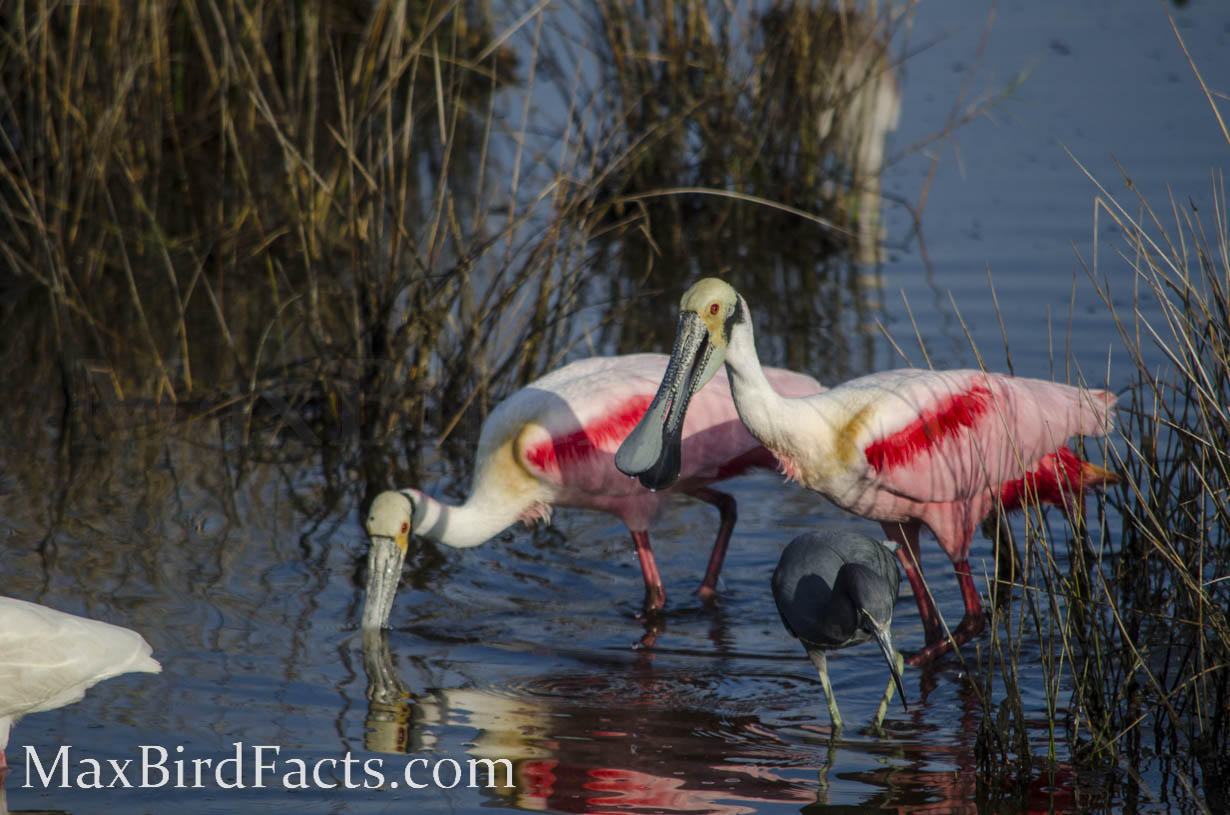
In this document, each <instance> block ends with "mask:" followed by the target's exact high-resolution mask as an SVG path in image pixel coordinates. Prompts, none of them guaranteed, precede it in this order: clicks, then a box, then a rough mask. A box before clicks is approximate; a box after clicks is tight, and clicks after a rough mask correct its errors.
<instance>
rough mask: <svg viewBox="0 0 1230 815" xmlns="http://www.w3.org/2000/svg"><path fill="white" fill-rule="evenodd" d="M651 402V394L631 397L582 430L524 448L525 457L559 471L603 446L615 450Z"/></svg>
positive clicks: (539, 466)
mask: <svg viewBox="0 0 1230 815" xmlns="http://www.w3.org/2000/svg"><path fill="white" fill-rule="evenodd" d="M652 401H653V397H652V396H636V397H633V398H631V399H628V400H626V401H624V402H623V403H621V404H620V405H618V406H617V407H616V408H615V409H614V410H612V411H611V412H610V413H607V414H606V415H604V416H601V417H600V418H598V419H597V420H596V421H594V422H592V423H590V424H588V425H586V426H585V427H582V428H581V429H580V430H574V431H573V432H571V433H567V434H565V435H563V436H560V437H559V438H552V439H547V440H546V441H540V442H538V443H537V444H534V445H533V446H531V447H529V448H528V449H527V450H526V451H525V459H526V461H528V462H529V463H530V464H532V465H534V467H536V468H538V469H539V470H542V471H544V472H559V470H560V469H561V468H562V467H563V466H565V465H566V464H568V463H569V462H574V461H580V460H581V459H584V458H587V457H588V456H591V455H593V454H594V453H595V452H597V451H599V450H602V449H604V448H610V449H611V450H614V448H615V447H617V446H618V445H619V442H622V441H623V440H624V439H626V438H627V437H628V434H629V433H631V432H632V428H634V427H636V423H637V422H639V421H640V420H641V417H642V416H644V415H645V411H647V410H649V403H650V402H652Z"/></svg>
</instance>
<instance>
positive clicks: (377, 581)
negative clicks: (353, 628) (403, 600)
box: [361, 535, 406, 631]
mask: <svg viewBox="0 0 1230 815" xmlns="http://www.w3.org/2000/svg"><path fill="white" fill-rule="evenodd" d="M405 559H406V553H405V550H403V549H402V548H401V547H400V546H398V545H397V541H395V540H393V538H390V537H388V536H387V535H372V536H371V549H370V550H369V551H368V553H367V590H366V600H365V601H364V604H363V622H362V624H361V627H362V628H363V630H365V631H366V630H368V629H381V628H384V627H386V626H387V625H388V623H389V614H390V613H391V612H392V611H393V598H394V597H395V596H396V595H397V582H398V580H400V579H401V565H402V562H403V561H404V560H405Z"/></svg>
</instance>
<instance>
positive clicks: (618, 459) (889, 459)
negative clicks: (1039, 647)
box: [615, 278, 1119, 665]
mask: <svg viewBox="0 0 1230 815" xmlns="http://www.w3.org/2000/svg"><path fill="white" fill-rule="evenodd" d="M723 362H724V363H725V366H726V371H727V373H728V374H729V377H730V388H731V394H732V396H733V397H734V403H735V408H736V409H737V410H738V411H739V418H740V419H742V420H743V424H744V425H745V426H746V427H747V429H748V430H749V431H750V432H751V434H752V435H753V436H754V437H756V439H758V440H759V441H760V442H761V444H763V445H764V446H765V447H767V448H768V449H769V450H770V451H772V452H773V454H774V455H775V456H776V457H777V460H778V462H779V464H780V466H781V469H782V471H783V472H785V473H786V475H787V476H788V477H789V478H791V479H793V480H795V481H798V482H799V483H800V484H802V485H803V486H805V487H807V488H808V489H811V490H815V491H816V492H818V493H820V494H821V495H824V496H825V497H827V498H828V499H829V500H831V501H832V502H833V503H834V504H836V505H837V506H839V507H841V508H842V509H845V510H848V511H849V512H853V513H854V514H856V515H861V516H862V517H864V518H870V519H873V520H876V521H879V522H880V523H881V525H882V526H883V528H884V532H885V534H886V535H887V536H888V537H889V538H890V539H891V540H893V541H895V542H897V543H898V544H900V546H901V548H900V549H899V550H898V551H897V558H898V560H900V562H901V564H902V566H903V568H904V569H905V574H906V577H907V578H908V579H909V581H910V586H911V588H912V589H913V590H914V598H915V600H916V601H917V602H918V611H919V614H920V615H921V617H922V622H923V627H924V629H925V630H926V633H927V646H926V647H925V648H924V649H923V650H922V651H919V652H918V653H916V654H914V655H912V656H911V657H910V658H909V661H910V662H911V663H912V664H915V665H919V664H923V663H925V662H929V661H931V660H933V659H935V658H937V657H939V656H940V655H942V654H944V653H946V652H947V651H949V650H951V648H952V647H953V645H954V644H956V645H960V644H962V643H964V642H967V641H969V640H970V639H971V638H972V637H974V636H975V635H977V634H978V633H979V632H981V631H982V629H983V628H984V626H985V625H986V621H985V619H984V617H983V614H982V604H981V601H980V600H979V597H978V590H977V589H976V588H975V586H974V580H973V576H972V574H971V572H970V567H969V549H970V543H971V541H972V540H973V534H974V529H975V528H977V526H978V524H979V523H981V522H982V521H983V520H984V519H985V518H987V516H988V515H990V514H991V512H992V511H993V510H994V509H995V508H996V506H997V505H1002V506H1003V507H1004V508H1005V509H1009V510H1010V509H1014V508H1018V507H1021V506H1023V505H1024V504H1025V503H1027V502H1029V501H1040V502H1044V503H1051V504H1055V505H1057V506H1060V507H1063V508H1064V510H1065V511H1067V512H1069V513H1076V512H1078V511H1079V509H1080V507H1081V504H1082V497H1081V496H1082V495H1083V493H1084V491H1086V490H1090V489H1093V488H1095V487H1098V486H1101V485H1103V484H1113V483H1115V482H1117V481H1118V480H1119V479H1118V476H1117V475H1115V474H1114V473H1112V472H1109V471H1108V470H1105V469H1103V468H1101V467H1098V466H1096V465H1094V464H1091V463H1089V462H1087V461H1082V460H1081V459H1080V458H1079V457H1078V456H1077V455H1076V454H1075V453H1073V452H1072V451H1071V450H1069V449H1068V448H1067V447H1066V446H1064V445H1065V443H1066V442H1067V439H1068V437H1069V436H1072V435H1075V434H1084V435H1091V436H1101V435H1105V434H1106V433H1107V432H1109V430H1110V427H1111V424H1112V421H1113V409H1114V405H1115V395H1114V394H1112V393H1109V392H1108V391H1105V390H1091V389H1085V388H1075V387H1070V386H1068V385H1061V384H1058V383H1055V382H1046V381H1043V380H1039V379H1024V378H1020V377H1013V376H1006V375H1003V374H994V373H986V372H984V371H977V370H968V371H928V370H918V369H907V370H899V371H886V372H883V373H877V374H871V375H869V376H863V377H859V378H858V379H852V380H850V381H849V382H845V383H843V384H841V385H839V386H837V387H834V388H830V389H829V390H826V391H823V392H821V393H816V394H811V395H806V396H803V397H801V398H795V397H790V396H789V395H787V394H784V393H781V392H780V391H779V390H778V389H777V388H775V387H774V386H773V384H772V383H771V382H770V381H769V380H768V379H766V377H765V375H764V369H763V368H762V367H761V365H760V360H759V358H758V357H757V355H756V341H755V338H754V336H753V334H752V315H751V312H750V311H749V310H748V306H747V301H745V300H744V299H743V297H742V296H740V295H739V293H738V292H736V291H735V290H734V288H732V287H731V286H730V285H729V284H728V283H726V282H724V281H721V280H717V279H716V278H707V279H705V280H701V281H700V282H698V283H696V284H695V285H693V286H692V287H691V288H690V289H688V290H687V292H686V293H685V294H684V295H683V300H682V302H681V303H680V315H679V327H678V329H677V331H676V335H675V348H674V352H673V353H672V356H671V363H670V365H669V366H668V368H667V373H666V376H665V377H664V378H663V379H662V386H661V388H660V389H659V391H658V394H657V396H656V397H655V398H654V401H653V404H651V405H650V407H649V410H648V411H647V412H646V413H645V418H644V419H642V420H641V423H640V424H639V425H638V426H637V427H636V429H635V430H633V431H632V433H630V434H629V435H628V438H627V440H626V441H625V442H624V443H623V445H622V446H621V447H620V449H619V452H618V453H617V454H616V456H615V464H616V466H617V467H619V469H620V470H622V471H623V472H624V473H626V474H628V475H635V476H638V477H639V478H640V479H641V483H643V484H646V485H647V486H652V487H659V488H661V487H665V486H669V485H670V484H671V483H673V481H674V478H675V477H676V474H677V473H678V464H677V461H678V458H679V452H678V442H677V441H676V440H675V437H676V436H677V433H678V431H677V429H676V428H677V425H678V424H679V423H680V422H682V421H684V420H685V416H686V413H687V409H688V400H689V398H690V396H691V394H693V393H695V392H696V391H697V389H698V388H700V387H702V386H703V385H704V384H705V382H707V381H708V380H709V378H710V377H712V376H714V375H716V374H717V372H718V371H719V370H721V368H722V364H723ZM685 458H686V457H685ZM924 525H925V526H926V527H927V528H929V529H930V530H931V531H932V532H933V533H934V534H935V537H936V539H937V540H938V541H939V544H940V546H941V547H942V548H943V549H944V552H945V553H947V555H948V557H949V559H950V560H951V561H952V563H953V568H954V570H955V571H956V574H957V580H958V582H959V583H960V585H961V595H962V598H963V599H964V601H965V617H964V619H963V620H962V621H961V624H960V625H959V626H958V627H957V629H956V630H955V631H954V632H953V635H952V637H951V638H949V637H948V636H947V635H946V633H945V630H944V626H943V622H942V621H941V619H940V615H939V611H938V610H937V609H936V607H935V603H934V601H933V600H932V599H931V595H930V593H929V592H928V591H927V586H926V583H925V582H924V581H923V577H922V571H921V567H920V566H919V565H918V564H919V558H918V534H919V531H920V529H921V527H922V526H924Z"/></svg>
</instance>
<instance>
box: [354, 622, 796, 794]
mask: <svg viewBox="0 0 1230 815" xmlns="http://www.w3.org/2000/svg"><path fill="white" fill-rule="evenodd" d="M387 642H388V641H387V633H386V632H383V631H373V632H371V634H370V635H365V636H364V638H363V645H364V665H365V668H366V670H367V677H368V689H367V696H368V700H369V707H368V717H367V722H366V723H367V726H368V728H369V729H368V733H367V737H366V740H365V746H366V747H367V749H369V750H372V751H375V752H382V753H402V754H417V753H422V752H430V751H432V750H442V749H444V748H443V745H442V744H441V735H440V734H441V731H442V729H444V728H447V727H449V726H456V725H463V726H468V727H471V728H474V730H475V731H476V733H475V734H474V735H473V736H472V737H470V738H467V740H466V744H467V747H466V752H467V753H468V754H469V755H470V756H472V757H474V758H478V759H481V758H487V759H492V760H495V759H500V758H504V759H508V760H509V761H510V762H511V763H512V765H513V783H514V786H513V788H511V789H507V788H500V787H491V788H489V789H488V792H489V793H495V794H496V795H498V796H500V797H501V798H502V799H504V802H505V803H507V804H508V805H509V806H515V807H518V808H523V809H531V810H550V811H556V812H589V811H593V810H594V809H595V808H601V807H619V808H621V809H623V808H629V807H632V808H637V809H652V810H654V811H659V812H691V813H696V812H711V813H729V815H737V814H741V813H750V812H755V811H757V810H758V809H760V806H758V805H760V804H765V803H779V804H780V803H789V804H792V805H793V806H794V807H799V806H802V805H805V804H807V803H808V802H810V801H812V800H814V797H815V792H814V789H813V787H814V782H813V781H811V779H813V778H815V775H816V772H817V771H818V769H819V768H818V767H814V766H813V767H810V768H809V767H807V766H806V764H805V763H804V762H806V761H807V760H810V757H811V752H810V751H802V752H799V753H797V754H794V753H791V752H790V750H789V747H788V746H787V745H786V744H785V742H784V741H782V740H780V739H776V738H773V741H774V743H773V744H765V743H764V742H765V734H766V731H765V729H764V728H763V727H762V726H761V725H760V723H759V721H758V720H757V719H756V718H755V717H754V716H747V715H731V716H724V717H723V716H718V715H715V714H714V713H712V712H708V711H704V710H700V709H695V708H686V707H680V708H675V709H669V708H670V699H669V696H670V692H671V691H670V688H671V687H672V686H676V687H677V686H685V687H686V685H687V683H686V682H684V681H683V680H681V679H679V678H677V677H675V678H671V677H665V678H663V679H661V680H659V679H658V678H657V677H655V675H654V673H653V670H652V662H653V660H652V658H649V657H647V658H644V659H640V660H638V661H637V662H636V666H635V667H634V668H633V669H632V671H631V674H632V676H630V677H627V679H628V681H627V683H626V684H625V683H624V682H623V680H624V679H625V677H620V676H617V675H616V673H617V671H615V670H611V671H608V672H606V673H605V674H603V673H593V674H587V675H579V674H578V675H571V676H569V675H561V676H553V677H544V678H542V679H541V680H540V681H538V682H534V683H532V684H533V685H534V686H539V687H541V688H542V690H541V691H540V692H536V691H535V689H534V688H533V687H527V688H526V689H521V690H506V689H495V690H488V689H483V688H445V689H436V690H432V691H428V692H426V693H423V694H419V695H416V696H413V697H410V696H405V695H401V682H400V680H399V679H398V678H397V671H396V668H395V667H394V665H393V664H392V656H391V654H390V652H389V649H388V644H387ZM732 730H733V732H732ZM715 733H727V734H729V737H728V738H727V742H728V743H729V744H730V746H731V747H732V748H733V751H737V750H738V749H739V742H744V743H745V744H746V745H747V746H749V747H751V748H754V749H750V750H748V751H747V754H746V755H744V756H742V757H741V760H736V759H738V758H740V757H738V756H732V755H729V754H728V755H726V756H725V757H724V760H723V761H721V762H718V763H714V762H712V761H706V760H705V759H703V758H693V756H698V757H699V756H705V755H710V754H711V747H707V746H706V745H702V744H701V743H700V742H702V741H703V742H709V741H710V740H711V739H712V738H713V734H715ZM701 747H705V748H706V749H700V748H701ZM693 748H696V749H693ZM766 754H770V755H772V756H773V757H774V759H775V760H776V761H777V763H778V764H780V765H781V766H783V767H788V768H790V769H792V770H797V773H796V775H797V780H796V779H792V778H787V777H785V776H783V775H782V774H781V773H780V771H779V770H777V769H776V768H772V767H769V766H766V765H765V764H764V761H763V759H764V757H765V755H766Z"/></svg>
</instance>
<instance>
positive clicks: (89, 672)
mask: <svg viewBox="0 0 1230 815" xmlns="http://www.w3.org/2000/svg"><path fill="white" fill-rule="evenodd" d="M161 670H162V667H161V666H160V665H159V664H158V663H157V662H156V661H155V660H154V659H153V658H152V657H151V656H150V647H149V643H147V642H146V641H145V639H144V638H143V637H142V636H141V635H140V634H138V633H137V632H136V631H131V630H129V629H127V628H121V627H120V626H118V625H111V624H110V623H104V622H100V621H98V620H91V619H88V618H86V617H78V616H76V615H75V614H66V613H65V612H63V611H56V610H55V609H51V608H47V607H46V606H40V605H38V604H37V603H28V602H26V601H25V600H17V599H14V598H12V597H0V779H3V777H4V772H5V760H4V748H5V745H7V744H8V740H9V728H10V727H11V726H12V724H13V723H14V722H15V721H16V720H17V719H19V718H20V717H22V716H24V715H26V714H27V713H38V712H40V711H44V710H53V709H54V708H58V707H64V706H65V705H70V704H72V703H73V702H77V701H80V700H81V698H82V697H83V696H85V692H86V690H87V689H89V688H90V687H91V686H93V685H95V684H97V683H99V682H101V681H103V680H104V679H109V678H111V677H113V676H119V675H120V674H124V673H129V672H132V671H144V672H147V673H158V672H159V671H161Z"/></svg>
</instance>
